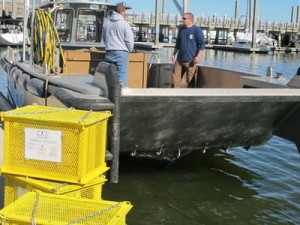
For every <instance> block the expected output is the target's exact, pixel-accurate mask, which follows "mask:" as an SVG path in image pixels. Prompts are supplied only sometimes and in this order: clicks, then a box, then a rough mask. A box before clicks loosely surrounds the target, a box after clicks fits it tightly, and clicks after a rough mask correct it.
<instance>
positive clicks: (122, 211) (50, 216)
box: [0, 192, 132, 225]
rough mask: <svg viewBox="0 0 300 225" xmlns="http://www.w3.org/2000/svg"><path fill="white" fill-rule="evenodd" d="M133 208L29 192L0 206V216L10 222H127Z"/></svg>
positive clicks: (95, 224) (97, 224)
mask: <svg viewBox="0 0 300 225" xmlns="http://www.w3.org/2000/svg"><path fill="white" fill-rule="evenodd" d="M131 208H132V205H131V204H130V203H129V202H113V201H103V200H91V199H83V198H81V199H76V198H75V199H74V198H72V197H70V196H62V195H53V194H46V193H39V192H28V193H27V194H25V195H24V196H22V197H21V198H19V199H18V200H16V201H15V202H14V203H12V204H10V205H8V206H6V207H5V208H4V209H2V210H0V217H1V218H2V221H5V222H6V224H8V225H12V224H13V225H21V224H22V225H26V224H28V225H31V224H39V225H66V224H69V225H71V224H72V225H75V224H76V225H79V224H81V225H83V224H84V225H125V224H126V215H127V214H128V212H129V211H130V209H131Z"/></svg>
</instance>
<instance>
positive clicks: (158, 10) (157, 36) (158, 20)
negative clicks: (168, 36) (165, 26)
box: [155, 0, 161, 45]
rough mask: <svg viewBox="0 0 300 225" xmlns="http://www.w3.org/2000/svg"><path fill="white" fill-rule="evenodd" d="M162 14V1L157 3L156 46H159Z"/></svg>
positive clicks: (157, 0) (158, 0)
mask: <svg viewBox="0 0 300 225" xmlns="http://www.w3.org/2000/svg"><path fill="white" fill-rule="evenodd" d="M160 13H161V4H160V0H156V2H155V45H158V44H159V32H160V30H159V28H160V27H159V24H160Z"/></svg>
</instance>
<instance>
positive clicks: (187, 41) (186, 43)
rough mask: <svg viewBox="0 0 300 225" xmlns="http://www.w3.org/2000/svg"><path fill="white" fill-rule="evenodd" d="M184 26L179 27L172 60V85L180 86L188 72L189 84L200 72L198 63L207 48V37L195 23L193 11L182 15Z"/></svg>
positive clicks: (187, 79) (187, 80)
mask: <svg viewBox="0 0 300 225" xmlns="http://www.w3.org/2000/svg"><path fill="white" fill-rule="evenodd" d="M182 20H183V24H184V26H182V27H180V28H179V31H178V36H177V40H176V45H175V48H174V52H173V55H172V56H171V61H172V62H174V61H175V57H176V55H177V59H176V62H175V65H174V70H173V73H172V87H173V88H180V84H181V79H182V77H183V76H184V74H185V73H186V82H187V85H189V84H190V82H191V80H192V79H193V77H194V76H195V74H196V73H197V72H198V70H197V68H198V67H197V63H199V62H200V60H201V57H202V55H203V51H204V49H205V38H204V34H203V32H202V30H201V28H200V27H198V26H196V25H194V16H193V14H192V13H184V14H183V16H182Z"/></svg>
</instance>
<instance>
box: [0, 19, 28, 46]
mask: <svg viewBox="0 0 300 225" xmlns="http://www.w3.org/2000/svg"><path fill="white" fill-rule="evenodd" d="M22 43H23V27H22V21H21V20H19V19H13V18H11V16H5V17H4V16H3V15H2V17H1V18H0V46H14V45H22Z"/></svg>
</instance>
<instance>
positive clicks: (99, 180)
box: [0, 105, 130, 224]
mask: <svg viewBox="0 0 300 225" xmlns="http://www.w3.org/2000/svg"><path fill="white" fill-rule="evenodd" d="M110 116H111V113H110V112H109V111H105V112H92V111H83V110H75V109H72V108H70V109H61V108H53V107H46V106H38V105H31V106H26V107H22V108H18V109H15V110H12V111H8V112H5V113H2V114H1V119H2V120H3V121H4V162H3V166H2V167H1V173H2V175H4V176H5V191H4V192H5V193H4V205H5V206H7V207H8V205H9V207H11V206H10V205H11V204H10V203H12V202H15V203H17V202H19V203H18V204H21V203H20V202H21V200H20V201H19V200H17V199H18V198H19V197H20V196H22V195H23V194H25V195H24V197H25V196H27V195H30V196H32V195H31V194H30V193H31V191H34V190H36V191H38V192H44V193H47V194H51V195H50V196H52V197H50V198H53V201H55V199H56V198H58V197H59V196H61V195H64V196H66V197H67V198H70V201H72V200H74V201H75V200H78V199H82V198H89V199H93V200H95V201H100V198H101V191H102V185H103V184H104V183H105V181H106V179H105V177H103V174H104V173H105V172H106V171H107V170H108V167H107V166H106V162H105V150H106V136H107V121H108V118H109V117H110ZM27 192H29V193H27ZM26 193H27V194H26ZM53 194H55V195H53ZM21 198H23V197H21ZM21 198H20V199H21ZM47 198H48V197H47ZM15 200H16V201H15ZM13 204H14V203H13ZM22 204H23V203H22ZM93 204H95V203H93ZM98 204H101V203H98ZM126 205H127V206H126V207H128V205H130V204H128V203H126ZM62 207H65V206H62ZM66 210H67V209H66ZM128 211H129V210H128ZM7 212H8V211H7V210H6V207H5V208H4V209H3V210H1V211H0V213H1V216H2V217H3V218H8V217H7V216H8V214H7ZM53 213H54V214H55V212H53ZM9 215H11V214H9ZM14 216H16V215H14ZM19 216H21V217H22V215H17V216H16V217H17V218H18V217H19ZM123 220H124V224H125V219H124V218H123ZM55 221H56V220H55ZM23 222H24V221H23ZM56 222H57V221H56ZM13 224H18V223H13ZM20 224H23V223H20ZM49 224H52V223H49ZM53 224H55V223H53ZM83 224H85V223H83ZM86 224H89V223H86ZM120 224H123V222H121V223H120Z"/></svg>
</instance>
